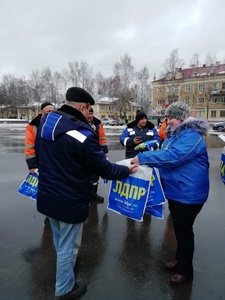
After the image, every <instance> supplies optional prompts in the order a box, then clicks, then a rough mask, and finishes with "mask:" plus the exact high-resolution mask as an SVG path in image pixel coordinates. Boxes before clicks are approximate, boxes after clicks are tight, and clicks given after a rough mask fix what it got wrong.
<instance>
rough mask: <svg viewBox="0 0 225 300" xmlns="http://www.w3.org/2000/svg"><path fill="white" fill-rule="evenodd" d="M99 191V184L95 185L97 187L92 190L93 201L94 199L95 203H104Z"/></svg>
mask: <svg viewBox="0 0 225 300" xmlns="http://www.w3.org/2000/svg"><path fill="white" fill-rule="evenodd" d="M97 191H98V184H95V185H93V190H92V197H91V199H92V200H93V201H97V202H101V203H103V202H104V198H103V197H102V196H99V195H98V193H97Z"/></svg>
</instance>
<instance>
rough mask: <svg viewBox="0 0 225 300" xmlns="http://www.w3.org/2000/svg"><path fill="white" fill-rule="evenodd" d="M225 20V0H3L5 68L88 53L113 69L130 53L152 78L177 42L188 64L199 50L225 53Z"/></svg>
mask: <svg viewBox="0 0 225 300" xmlns="http://www.w3.org/2000/svg"><path fill="white" fill-rule="evenodd" d="M224 28H225V1H224V0H214V1H212V0H172V1H169V0H156V1H153V0H137V1H136V0H129V1H128V0H38V1H37V0H35V1H34V0H0V41H1V46H0V75H1V76H2V74H9V73H10V74H14V75H15V76H21V75H26V76H27V75H29V74H30V73H31V71H32V70H33V69H39V70H41V69H43V68H44V67H50V68H51V69H52V70H53V71H56V70H57V71H62V69H63V68H65V67H67V65H68V62H72V61H74V60H76V61H79V62H80V61H81V60H84V61H86V62H87V63H89V65H90V66H91V67H92V68H93V71H94V72H95V73H96V72H98V71H100V72H101V73H102V74H103V75H104V76H109V75H113V65H114V64H115V62H117V61H119V60H120V58H121V57H122V56H124V54H125V53H128V55H129V56H130V57H131V59H132V64H133V65H134V67H135V70H136V71H138V70H140V69H141V68H143V67H144V66H147V68H148V69H149V74H150V76H151V79H152V77H153V75H154V73H155V74H156V76H159V75H160V73H161V72H162V71H163V70H164V69H163V66H162V64H163V63H164V62H165V59H166V58H167V57H168V56H169V53H170V51H171V50H172V49H176V48H178V49H179V57H180V58H182V59H184V61H185V67H188V66H189V63H190V59H191V58H192V56H193V54H194V53H198V54H199V62H200V63H204V60H205V57H206V56H207V54H208V53H211V54H213V55H214V54H215V55H216V57H217V59H218V60H220V61H223V60H224V59H225V51H224V50H225V38H224Z"/></svg>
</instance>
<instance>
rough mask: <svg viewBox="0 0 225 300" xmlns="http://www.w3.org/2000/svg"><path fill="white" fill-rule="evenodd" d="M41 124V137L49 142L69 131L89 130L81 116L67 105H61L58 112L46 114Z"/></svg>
mask: <svg viewBox="0 0 225 300" xmlns="http://www.w3.org/2000/svg"><path fill="white" fill-rule="evenodd" d="M41 122H43V123H42V124H43V126H42V132H41V137H42V138H43V139H45V140H49V141H55V140H56V139H57V138H58V137H59V136H60V135H62V134H65V133H66V132H68V131H70V130H75V131H77V132H82V131H83V130H84V131H85V130H89V131H90V130H91V127H90V126H89V124H88V123H87V121H86V118H85V117H84V116H83V114H81V113H80V112H79V111H78V110H76V109H74V108H73V107H70V106H68V105H63V106H62V107H61V108H60V109H59V110H58V111H53V112H50V113H48V114H47V115H46V117H45V116H44V118H43V119H42V121H41ZM77 134H79V133H77Z"/></svg>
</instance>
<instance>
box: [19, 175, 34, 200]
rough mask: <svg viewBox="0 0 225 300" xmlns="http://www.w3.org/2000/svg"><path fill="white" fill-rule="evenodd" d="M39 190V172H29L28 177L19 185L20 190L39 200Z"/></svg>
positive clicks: (21, 192) (25, 194) (23, 193)
mask: <svg viewBox="0 0 225 300" xmlns="http://www.w3.org/2000/svg"><path fill="white" fill-rule="evenodd" d="M37 191H38V174H37V173H34V174H31V173H29V174H28V175H27V177H26V179H25V180H24V181H23V182H22V183H21V185H20V186H19V189H18V192H19V193H20V194H22V195H24V196H28V197H30V198H31V199H33V200H37Z"/></svg>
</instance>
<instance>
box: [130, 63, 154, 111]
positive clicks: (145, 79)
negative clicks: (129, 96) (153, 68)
mask: <svg viewBox="0 0 225 300" xmlns="http://www.w3.org/2000/svg"><path fill="white" fill-rule="evenodd" d="M133 95H134V98H135V101H136V102H137V103H138V104H139V105H140V106H141V109H142V110H143V111H145V112H146V113H147V112H149V113H151V112H150V111H151V85H150V82H149V72H148V69H147V68H146V67H144V68H143V69H141V70H140V71H139V72H137V73H136V84H135V87H134V89H133Z"/></svg>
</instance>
